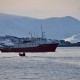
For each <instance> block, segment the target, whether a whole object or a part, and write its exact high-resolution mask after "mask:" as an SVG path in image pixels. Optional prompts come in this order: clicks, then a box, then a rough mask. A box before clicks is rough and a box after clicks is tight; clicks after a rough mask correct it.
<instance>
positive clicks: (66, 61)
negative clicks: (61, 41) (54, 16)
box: [0, 47, 80, 80]
mask: <svg viewBox="0 0 80 80" xmlns="http://www.w3.org/2000/svg"><path fill="white" fill-rule="evenodd" d="M0 80H80V48H77V47H75V48H74V47H73V48H58V49H57V50H56V52H50V53H26V56H25V57H19V56H18V53H0Z"/></svg>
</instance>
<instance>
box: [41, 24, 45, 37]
mask: <svg viewBox="0 0 80 80" xmlns="http://www.w3.org/2000/svg"><path fill="white" fill-rule="evenodd" d="M44 33H45V32H43V29H42V25H41V34H42V36H41V37H42V38H44V37H45V34H44Z"/></svg>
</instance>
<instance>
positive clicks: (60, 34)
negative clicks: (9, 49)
mask: <svg viewBox="0 0 80 80" xmlns="http://www.w3.org/2000/svg"><path fill="white" fill-rule="evenodd" d="M41 25H42V26H43V31H44V32H45V35H46V37H47V38H52V39H53V38H54V39H65V38H68V37H70V36H73V35H75V34H76V33H79V32H80V21H79V20H77V19H75V18H73V17H71V16H65V17H52V18H46V19H37V18H32V17H24V16H17V15H9V14H3V13H0V36H2V35H12V36H17V37H27V36H30V34H29V32H30V33H31V34H33V35H34V36H41ZM34 33H35V34H34Z"/></svg>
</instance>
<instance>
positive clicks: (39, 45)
mask: <svg viewBox="0 0 80 80" xmlns="http://www.w3.org/2000/svg"><path fill="white" fill-rule="evenodd" d="M57 46H58V43H55V42H54V41H49V40H48V39H47V38H45V37H44V34H43V32H42V37H32V36H31V38H29V37H27V38H26V39H25V40H24V39H22V40H21V39H19V42H18V43H16V44H14V45H2V47H0V51H1V52H19V56H25V52H55V51H56V48H57Z"/></svg>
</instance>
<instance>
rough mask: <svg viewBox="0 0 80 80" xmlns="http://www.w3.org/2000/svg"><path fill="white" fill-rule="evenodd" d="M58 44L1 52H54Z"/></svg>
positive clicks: (2, 50)
mask: <svg viewBox="0 0 80 80" xmlns="http://www.w3.org/2000/svg"><path fill="white" fill-rule="evenodd" d="M57 46H58V43H54V44H43V45H39V46H37V47H25V48H4V47H3V48H1V49H0V51H1V52H55V50H56V48H57Z"/></svg>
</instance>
